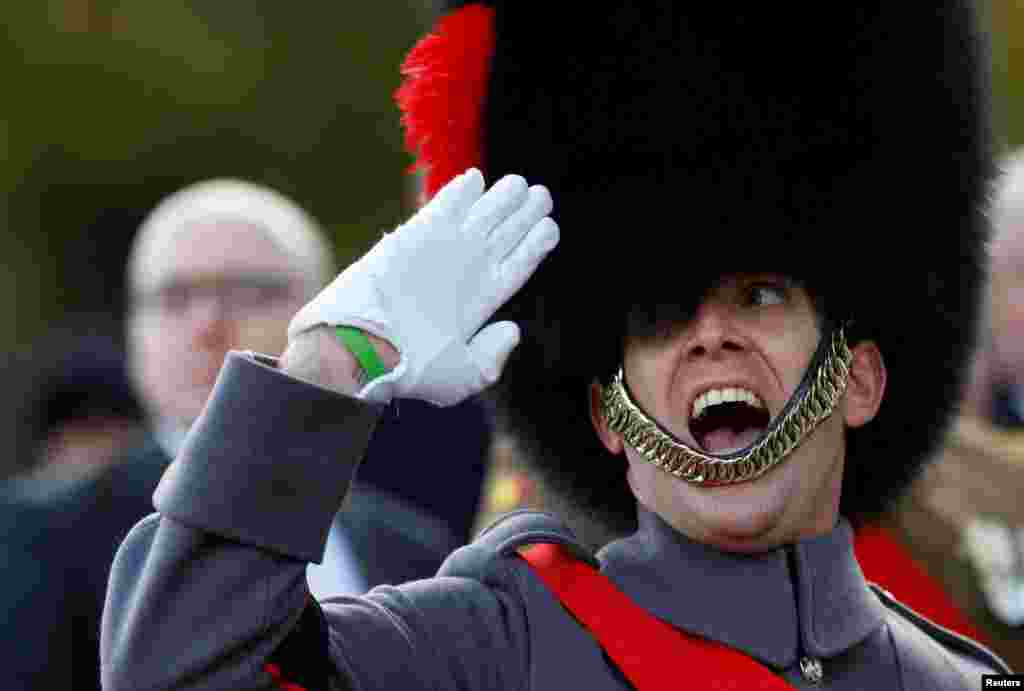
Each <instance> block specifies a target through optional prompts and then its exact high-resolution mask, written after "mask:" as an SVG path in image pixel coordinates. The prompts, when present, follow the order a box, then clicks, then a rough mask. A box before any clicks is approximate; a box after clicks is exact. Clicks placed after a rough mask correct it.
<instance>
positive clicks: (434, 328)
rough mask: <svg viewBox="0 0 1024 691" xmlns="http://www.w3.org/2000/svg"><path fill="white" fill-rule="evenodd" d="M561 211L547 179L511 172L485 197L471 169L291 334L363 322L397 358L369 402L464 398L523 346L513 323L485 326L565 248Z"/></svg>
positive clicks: (302, 316) (354, 269)
mask: <svg viewBox="0 0 1024 691" xmlns="http://www.w3.org/2000/svg"><path fill="white" fill-rule="evenodd" d="M552 208H553V204H552V201H551V195H550V193H549V192H548V190H547V189H546V188H545V187H543V186H540V185H536V186H533V187H528V186H527V183H526V181H525V180H524V179H523V178H521V177H519V176H517V175H510V176H507V177H504V178H502V179H501V180H500V181H498V182H497V183H496V184H495V185H493V186H492V187H491V189H490V190H488V191H487V192H486V193H484V179H483V175H481V173H480V171H478V170H476V169H470V170H469V171H467V172H466V173H464V174H463V175H461V176H459V177H457V178H455V179H454V180H452V181H451V182H450V183H448V184H447V185H446V186H445V187H444V188H443V189H441V191H440V192H438V193H437V195H436V196H435V197H434V199H433V200H431V201H430V203H429V204H427V205H426V206H424V207H423V209H421V210H420V211H419V212H418V213H417V214H416V215H415V216H413V217H412V218H411V219H410V220H409V221H408V222H407V223H405V224H404V225H402V226H401V227H400V228H398V229H397V230H395V231H394V232H393V233H389V234H387V235H385V236H384V237H383V238H382V239H381V240H380V242H378V243H377V244H376V245H375V246H374V247H373V248H372V249H371V250H370V251H369V252H368V253H367V254H366V255H365V256H363V257H362V258H361V259H360V260H359V261H357V262H356V263H354V264H352V265H351V266H350V267H348V268H347V269H346V270H345V271H343V272H342V273H341V274H340V275H339V276H338V277H337V278H336V279H335V280H334V281H333V282H332V283H331V284H330V285H329V286H328V287H327V288H325V289H324V290H323V291H322V292H321V293H320V294H319V295H317V296H316V297H315V298H314V299H313V300H312V301H311V302H310V303H309V304H307V305H306V306H305V307H303V308H302V309H301V310H300V311H299V313H298V314H297V315H296V316H295V318H294V319H293V320H292V323H291V325H290V326H289V329H288V334H289V339H290V340H292V341H293V342H295V341H296V340H297V339H298V338H300V335H301V334H307V333H308V332H309V331H310V330H312V329H316V327H318V326H324V325H327V326H339V325H346V326H354V327H358V328H360V329H363V330H364V331H366V332H368V333H369V334H372V335H373V336H376V337H378V338H379V339H383V340H384V341H386V342H387V343H388V344H392V345H393V346H394V347H395V348H396V349H397V356H398V357H399V358H400V359H399V360H398V363H397V366H395V367H394V369H392V370H391V371H390V372H389V373H387V374H385V375H383V376H380V377H378V378H376V379H374V380H373V381H372V382H370V383H369V384H368V385H367V386H366V387H365V388H364V389H363V390H362V391H361V392H359V396H360V397H361V398H364V399H366V400H370V401H375V402H388V401H390V400H391V399H392V398H394V397H402V398H419V399H422V400H425V401H429V402H431V403H434V404H436V405H444V406H447V405H454V404H456V403H459V402H461V401H462V400H464V399H465V398H467V397H469V396H472V395H473V394H476V393H478V392H480V391H481V390H483V389H484V388H486V387H487V386H489V385H491V384H493V383H494V382H495V381H497V380H498V378H499V377H500V376H501V371H502V369H503V368H504V366H505V361H506V360H507V359H508V356H509V354H510V353H511V352H512V349H513V348H515V346H516V345H517V344H518V343H519V327H518V326H517V325H516V324H514V323H512V322H507V321H506V322H497V323H494V324H490V325H488V326H487V327H486V328H481V327H483V325H484V324H485V323H486V321H487V320H488V319H490V318H491V317H492V316H493V315H494V313H495V312H496V311H497V310H498V308H499V307H501V305H502V304H504V303H505V302H506V301H507V300H508V299H509V298H510V297H512V295H513V294H515V292H516V291H517V290H519V289H520V288H521V287H522V286H523V284H524V283H526V280H527V279H528V278H529V277H530V276H531V275H532V274H533V272H534V271H535V270H536V269H537V267H538V266H539V265H540V262H541V260H543V259H544V257H545V256H547V254H548V253H549V252H550V251H551V250H553V249H554V248H555V246H556V245H557V244H558V240H559V229H558V226H557V225H556V224H555V222H554V221H553V220H552V219H551V218H550V217H549V214H550V213H551V210H552ZM311 336H312V334H309V336H308V337H311ZM320 337H323V334H320ZM377 344H378V346H379V345H381V342H380V341H377ZM341 348H342V346H341V345H340V344H332V345H331V346H330V348H329V349H327V348H321V352H323V351H324V350H333V351H334V353H335V355H337V353H338V349H341ZM378 350H381V348H379V347H378ZM383 350H384V351H385V352H384V353H383V357H384V359H385V364H390V363H388V362H387V360H388V359H389V358H388V353H387V346H384V348H383ZM286 355H287V353H286ZM391 355H394V353H391ZM286 360H287V358H286ZM339 361H340V360H339ZM347 362H351V358H350V359H349V360H348V361H347ZM321 383H323V382H321ZM327 385H330V383H329V382H328V384H327ZM336 388H338V387H336ZM340 388H344V387H340Z"/></svg>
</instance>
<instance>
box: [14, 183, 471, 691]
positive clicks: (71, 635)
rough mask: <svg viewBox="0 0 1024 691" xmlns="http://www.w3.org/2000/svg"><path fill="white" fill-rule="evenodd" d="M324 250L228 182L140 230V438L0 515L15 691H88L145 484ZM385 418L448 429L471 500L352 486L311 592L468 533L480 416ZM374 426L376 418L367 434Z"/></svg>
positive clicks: (406, 480) (272, 340) (433, 559)
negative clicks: (8, 520) (230, 362)
mask: <svg viewBox="0 0 1024 691" xmlns="http://www.w3.org/2000/svg"><path fill="white" fill-rule="evenodd" d="M330 257H331V253H330V250H329V248H328V245H327V243H326V242H325V240H324V237H323V235H322V233H321V231H320V230H319V228H318V227H317V225H316V223H315V222H314V221H313V220H312V219H311V218H310V217H309V216H308V215H307V214H306V213H305V212H304V211H302V210H301V209H300V208H299V207H298V206H297V205H296V204H295V203H294V202H292V201H290V200H289V199H286V198H285V197H283V196H282V195H280V194H278V193H277V192H274V191H272V190H269V189H266V188H263V187H260V186H257V185H253V184H250V183H247V182H242V181H237V180H213V181H208V182H203V183H199V184H196V185H193V186H191V187H188V188H186V189H184V190H182V191H180V192H178V193H176V194H174V195H172V196H171V197H169V198H167V199H166V200H164V201H163V202H162V203H161V204H160V205H159V206H157V208H156V209H155V210H154V211H153V212H152V213H151V214H150V216H149V217H148V218H147V219H146V221H145V222H144V223H143V225H142V227H141V228H140V230H139V233H138V236H137V238H136V241H135V244H134V246H133V249H132V253H131V257H130V261H129V264H128V271H127V280H128V287H129V293H130V296H131V306H130V311H129V314H128V319H127V340H128V351H129V370H130V374H131V377H132V380H133V382H134V384H135V386H136V388H137V389H138V391H139V392H140V393H141V396H142V399H143V403H144V405H145V408H146V410H147V412H148V414H149V418H150V423H151V428H152V435H151V436H150V437H149V439H147V441H146V442H145V443H143V444H142V445H140V446H138V447H137V448H135V449H133V450H131V451H130V452H128V453H127V454H126V455H125V456H124V457H123V458H122V459H121V462H120V463H118V464H117V465H116V466H114V467H111V468H110V469H109V471H107V472H104V473H102V474H101V475H99V476H97V477H95V478H92V479H90V481H89V482H87V483H83V484H79V485H76V486H74V487H73V488H71V489H70V490H69V491H67V492H64V493H62V494H61V495H59V496H57V497H53V498H51V499H49V500H48V501H47V502H46V504H45V505H42V506H33V507H30V508H25V507H18V510H17V511H15V512H13V513H12V515H17V516H18V522H19V523H20V525H18V526H15V527H13V528H12V529H11V531H10V532H12V533H16V534H18V535H19V536H21V537H19V538H18V539H17V540H13V541H12V542H11V545H13V546H12V547H9V548H8V554H7V555H4V556H5V557H6V560H7V562H8V570H10V571H11V573H12V574H14V575H16V576H20V575H21V574H25V576H24V578H23V581H24V582H21V583H20V585H19V587H16V588H12V591H15V592H17V593H18V598H17V599H16V600H15V599H12V600H11V601H9V602H4V603H2V606H3V607H4V608H6V609H5V610H0V615H2V614H6V616H4V617H3V619H4V621H6V622H7V623H8V625H9V626H12V627H14V628H16V629H17V630H18V631H19V636H17V637H13V636H12V637H7V641H6V642H5V644H4V645H5V646H6V649H5V650H0V652H2V654H0V661H2V662H3V663H4V665H5V667H6V668H7V669H8V670H11V671H12V672H13V675H14V678H15V679H17V680H18V685H19V687H23V688H40V689H41V688H46V689H50V688H71V687H73V688H76V689H77V688H98V687H99V674H98V670H99V657H98V656H99V652H98V651H99V644H98V635H99V622H100V614H101V612H102V604H103V593H104V590H105V588H106V582H107V574H108V572H109V569H110V563H111V561H112V559H113V555H114V552H115V550H116V547H117V545H118V543H119V542H120V541H121V540H122V539H123V538H124V537H125V535H126V534H127V533H128V531H129V529H130V528H131V526H132V525H133V524H134V523H135V522H136V521H138V520H139V519H141V518H142V517H144V516H145V515H146V514H148V513H151V512H152V511H153V505H152V494H153V491H154V489H155V488H156V486H157V483H158V481H159V479H160V476H161V474H162V472H163V471H164V469H165V468H166V467H167V465H168V464H169V463H170V461H171V459H172V458H174V457H175V456H176V455H177V453H178V451H179V449H180V448H181V447H182V445H183V443H184V441H185V438H186V435H187V432H188V430H189V427H190V425H191V424H192V422H193V421H194V420H195V419H196V418H197V417H198V416H199V414H200V412H201V411H202V409H203V406H204V405H205V402H206V399H207V397H208V396H209V394H210V391H211V389H212V387H213V385H214V383H215V380H216V377H217V373H218V370H219V369H220V366H221V363H222V361H223V359H224V356H225V353H226V352H227V351H228V350H230V349H246V350H252V351H256V352H279V351H280V350H281V349H282V348H283V347H284V345H285V343H286V326H287V324H288V320H289V318H290V317H291V316H292V315H293V314H294V313H295V312H296V310H297V309H298V308H299V307H300V306H301V305H302V304H303V303H304V302H306V301H308V300H309V298H310V297H311V296H312V295H313V294H315V292H316V291H317V290H318V289H319V288H320V287H322V286H323V285H324V284H325V282H326V280H327V279H328V278H329V277H330V276H332V275H333V272H334V267H333V264H332V261H331V259H330ZM415 403H418V402H415ZM400 412H401V415H402V418H403V423H406V421H407V419H408V421H411V422H412V423H413V424H417V425H420V426H422V427H424V428H427V429H431V430H432V431H433V433H436V434H440V433H444V429H445V427H446V426H447V427H448V428H449V429H450V430H454V429H457V430H458V431H459V435H458V437H459V440H460V444H461V446H460V448H459V450H458V451H457V453H464V454H466V462H467V463H469V464H470V465H471V466H474V467H479V471H478V480H477V490H476V495H475V496H474V494H473V493H472V492H468V493H465V494H463V495H462V496H458V495H454V496H446V494H445V490H444V489H443V488H436V487H435V489H436V491H435V494H438V495H443V496H445V499H446V504H445V506H444V511H437V512H435V511H432V509H433V506H431V505H424V504H423V503H420V504H417V503H416V498H417V497H418V496H419V495H421V494H422V493H423V491H424V489H423V488H422V487H420V486H419V485H417V486H410V485H411V484H412V483H420V484H422V481H423V478H422V477H419V476H410V475H402V476H398V477H395V476H393V475H387V474H380V473H378V477H377V478H372V477H364V478H360V480H361V481H362V482H361V483H360V485H359V488H358V490H357V491H356V492H354V493H353V495H352V497H351V501H350V502H349V503H348V505H347V507H346V509H345V510H344V511H342V512H341V513H339V514H338V517H337V521H336V523H335V525H334V526H333V528H332V529H331V531H330V538H329V547H328V550H327V553H326V555H325V559H324V563H323V564H322V565H319V566H310V568H309V571H308V575H309V579H310V587H311V590H312V592H313V593H315V594H316V595H317V596H318V597H327V596H330V595H339V594H345V593H358V592H362V591H364V590H365V589H366V588H368V587H369V586H371V585H374V584H377V583H382V582H402V581H406V580H409V579H410V578H420V577H426V576H429V575H432V574H433V573H434V572H436V570H437V568H438V566H439V565H440V563H441V561H442V560H443V558H444V556H445V555H446V554H447V553H448V552H449V551H450V550H451V549H452V548H454V547H455V546H457V545H458V544H460V543H461V542H464V541H465V540H467V539H468V534H457V533H456V532H455V530H454V529H453V528H452V526H453V525H455V524H457V523H458V521H456V520H454V519H453V517H459V516H465V517H462V518H461V522H462V523H465V524H466V525H468V524H469V522H470V521H471V518H472V516H473V514H474V513H475V511H476V508H477V507H476V502H477V500H478V498H479V493H480V489H479V485H480V479H479V478H480V477H482V474H483V462H484V458H485V455H486V449H487V446H488V444H489V439H490V437H489V435H490V431H489V427H488V424H487V419H486V417H485V414H484V411H483V409H482V408H481V407H480V406H479V405H478V404H476V403H470V404H468V405H466V406H462V407H460V408H459V409H458V410H451V411H440V410H437V409H433V408H431V407H430V406H428V405H426V404H422V403H420V404H419V405H418V406H415V405H410V406H405V405H403V406H402V408H401V411H400ZM389 424H393V422H392V421H391V420H389V419H387V418H386V419H385V420H383V421H382V425H381V428H386V427H387V426H388V425H389ZM396 442H397V443H396ZM415 452H416V448H414V447H412V446H410V443H409V441H408V440H406V441H405V442H400V440H398V439H397V435H388V438H386V439H384V440H383V442H382V443H381V444H378V445H374V446H373V447H372V448H371V450H370V452H369V453H371V454H380V455H385V456H386V455H389V454H402V455H410V454H412V453H415ZM380 465H381V466H387V465H388V464H386V463H383V464H380ZM374 480H377V482H376V483H375V484H370V483H371V482H373V481H374ZM432 480H433V484H434V485H435V486H436V484H437V479H436V476H435V477H433V478H432ZM428 484H430V483H428ZM25 511H28V513H24V512H25ZM449 519H452V520H449ZM26 524H27V526H28V527H26ZM14 546H16V547H14ZM40 613H41V614H40Z"/></svg>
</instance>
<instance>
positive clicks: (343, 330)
mask: <svg viewBox="0 0 1024 691" xmlns="http://www.w3.org/2000/svg"><path fill="white" fill-rule="evenodd" d="M335 333H337V334H338V338H339V339H340V340H341V342H342V343H343V344H345V347H346V348H348V351H349V352H350V353H352V355H353V356H354V357H355V359H356V361H358V362H359V365H360V367H362V368H363V371H364V372H366V381H367V382H371V381H373V380H374V379H376V378H377V377H379V376H381V375H384V374H387V373H388V369H387V367H385V366H384V363H383V362H381V361H380V356H379V355H377V351H376V350H375V349H374V347H373V344H372V343H370V339H369V338H367V337H366V334H365V333H363V332H362V331H361V330H359V329H357V328H355V327H352V326H338V327H335Z"/></svg>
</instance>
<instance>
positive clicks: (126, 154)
mask: <svg viewBox="0 0 1024 691" xmlns="http://www.w3.org/2000/svg"><path fill="white" fill-rule="evenodd" d="M0 21H2V24H0V76H2V78H3V79H2V83H3V85H4V88H3V97H2V100H0V104H2V105H0V152H2V156H0V161H2V163H0V209H3V211H4V215H3V217H2V218H3V219H4V221H3V225H2V226H0V256H2V257H4V266H5V268H6V270H5V271H4V272H3V274H2V275H0V314H3V315H4V319H3V322H2V324H0V352H3V351H5V350H6V351H13V350H17V349H19V348H23V347H25V346H27V345H28V344H30V343H31V342H32V341H33V339H34V338H35V337H36V336H38V335H39V334H41V333H42V332H44V331H45V329H46V328H47V327H48V326H49V325H51V324H54V323H55V322H59V321H60V320H62V319H64V318H65V317H67V316H69V315H71V314H74V313H76V312H81V311H89V312H94V311H95V312H101V313H103V312H108V313H110V314H111V315H113V316H114V317H115V318H116V315H117V314H118V313H119V312H120V308H121V304H122V294H121V293H122V268H123V264H124V259H125V256H126V254H127V251H128V248H129V245H130V239H131V236H132V233H133V232H134V229H135V226H136V225H137V223H138V221H139V220H140V219H141V218H142V216H143V215H144V214H145V213H146V212H147V211H148V210H149V209H150V208H152V207H153V206H154V205H155V203H156V202H157V201H159V199H160V198H162V197H163V196H165V195H167V194H168V193H170V192H172V191H174V190H175V189H177V188H179V187H181V186H183V185H185V184H187V183H189V182H193V181H196V180H200V179H204V178H209V177H214V176H237V177H244V178H247V179H251V180H256V181H260V182H264V183H267V184H269V185H271V186H272V187H275V188H278V189H280V190H282V191H283V192H285V193H286V194H289V195H290V196H292V197H293V198H295V199H296V200H298V201H299V202H300V203H301V204H303V205H304V206H305V207H306V208H308V209H309V210H310V211H311V212H312V213H313V215H314V216H316V217H317V218H318V219H319V220H320V221H321V222H322V223H324V224H325V225H326V226H328V227H329V228H330V230H331V232H332V235H333V238H334V240H335V243H336V245H337V248H338V251H339V255H340V256H339V258H340V259H342V260H346V259H351V258H352V257H353V256H356V255H358V254H359V253H361V252H362V251H363V250H365V248H366V247H367V246H368V243H369V242H370V237H371V236H372V235H373V234H374V233H379V231H380V230H382V229H384V228H388V227H390V226H393V225H394V224H395V222H396V221H399V220H401V218H402V217H403V216H404V215H405V213H406V209H405V208H404V207H403V196H404V194H405V189H406V186H407V184H408V181H407V180H403V178H405V177H406V176H404V175H403V174H402V171H403V169H404V168H405V167H406V166H407V165H408V163H409V161H410V159H409V157H408V156H406V155H405V153H404V152H403V149H402V140H401V131H400V128H399V123H398V114H397V111H396V108H395V106H394V105H393V102H392V99H391V93H392V91H393V90H394V89H395V88H396V87H397V85H398V83H399V74H398V65H399V63H400V61H401V59H402V57H403V55H404V53H405V51H407V50H408V48H409V47H410V46H411V45H412V44H413V43H414V42H415V40H416V38H417V36H418V35H419V34H420V33H421V32H422V31H423V30H424V29H425V28H426V27H427V25H428V22H429V16H428V7H427V6H426V3H424V2H420V3H409V4H405V3H401V2H385V3H354V2H334V3H302V4H301V5H299V4H295V3H282V2H265V1H263V0H250V1H249V2H239V1H238V0H217V2H182V1H181V0H177V1H176V2H170V1H168V0H149V1H147V2H138V1H136V2H131V1H129V0H125V1H123V2H119V1H117V0H32V1H31V2H29V1H27V0H22V1H21V2H18V1H15V2H11V3H4V7H3V9H0Z"/></svg>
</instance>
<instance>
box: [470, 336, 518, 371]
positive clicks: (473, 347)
mask: <svg viewBox="0 0 1024 691" xmlns="http://www.w3.org/2000/svg"><path fill="white" fill-rule="evenodd" d="M517 345H519V326H518V325H516V324H515V322H509V321H504V322H495V323H494V324H489V325H488V326H485V327H484V328H483V329H481V330H480V332H479V333H478V334H477V335H476V336H474V337H473V339H472V340H471V341H470V342H469V353H470V357H471V358H472V360H473V363H474V364H475V365H476V367H477V369H478V370H480V376H481V377H482V378H483V380H484V382H486V385H488V386H489V385H491V384H493V383H494V382H496V381H498V379H499V378H500V377H501V371H502V370H503V369H505V362H506V361H507V360H508V356H509V355H510V354H511V353H512V350H513V349H514V348H515V347H516V346H517Z"/></svg>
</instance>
